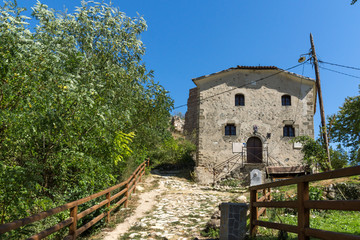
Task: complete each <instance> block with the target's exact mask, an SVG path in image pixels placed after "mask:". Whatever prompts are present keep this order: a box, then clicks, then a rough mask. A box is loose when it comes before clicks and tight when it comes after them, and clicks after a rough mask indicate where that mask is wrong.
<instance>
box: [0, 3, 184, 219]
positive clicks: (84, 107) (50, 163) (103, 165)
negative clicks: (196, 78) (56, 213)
mask: <svg viewBox="0 0 360 240" xmlns="http://www.w3.org/2000/svg"><path fill="white" fill-rule="evenodd" d="M23 10H24V9H23V8H21V7H19V6H17V4H16V1H9V2H5V3H4V4H3V5H2V6H0V32H1V35H0V111H1V114H0V174H1V180H0V185H1V189H0V193H1V194H0V204H1V205H0V209H1V217H2V218H1V219H2V221H3V222H10V221H12V220H15V219H18V218H21V217H25V216H28V215H31V214H34V213H36V212H39V211H43V210H46V209H49V207H54V206H55V205H60V204H62V203H65V202H69V201H72V200H76V199H79V198H81V197H85V196H88V195H89V194H92V193H95V192H97V191H99V190H102V189H105V188H106V187H108V186H110V185H112V184H114V183H115V182H116V181H118V180H120V179H122V178H124V177H125V175H126V174H127V173H128V172H131V171H132V170H133V168H134V167H136V166H137V165H138V164H139V163H140V162H142V161H143V160H144V159H145V158H146V157H147V156H148V155H149V153H150V150H149V149H151V153H152V154H153V153H154V152H156V149H155V148H156V146H161V145H162V144H163V140H164V139H167V136H168V133H167V132H168V130H167V129H168V126H169V120H168V119H169V116H170V114H169V111H170V110H171V109H172V107H173V101H172V100H171V99H170V97H169V96H168V93H167V91H166V90H165V89H164V88H163V87H162V86H161V85H159V84H158V83H156V82H154V80H153V73H152V71H148V70H147V69H146V66H145V64H144V63H143V62H142V60H141V59H142V56H143V55H144V53H145V47H144V45H143V43H142V42H141V40H140V35H141V33H142V32H143V31H145V30H146V28H147V26H146V23H145V20H144V19H143V18H141V17H135V18H130V17H128V16H126V15H125V13H123V12H120V11H119V9H118V8H114V7H112V6H111V5H108V4H106V3H91V2H85V1H83V2H82V6H81V7H78V8H76V11H75V13H73V14H67V13H62V14H58V13H57V12H56V11H55V10H53V9H49V8H48V7H47V6H46V5H44V4H41V3H40V2H38V3H37V4H36V5H35V6H34V7H33V12H32V18H29V17H26V16H23V15H22V12H23ZM30 19H36V21H37V27H36V28H35V29H34V30H33V31H30V29H29V27H28V25H29V20H30ZM166 141H168V140H166ZM166 141H165V142H166ZM181 148H182V147H180V150H181ZM131 168H132V169H131ZM89 204H90V203H89ZM84 207H86V206H85V205H84ZM84 221H85V219H84Z"/></svg>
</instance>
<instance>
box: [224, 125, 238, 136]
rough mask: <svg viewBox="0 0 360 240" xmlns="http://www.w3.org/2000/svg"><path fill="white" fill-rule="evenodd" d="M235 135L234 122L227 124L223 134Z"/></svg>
mask: <svg viewBox="0 0 360 240" xmlns="http://www.w3.org/2000/svg"><path fill="white" fill-rule="evenodd" d="M235 135H236V127H235V125H234V124H227V125H226V126H225V136H235Z"/></svg>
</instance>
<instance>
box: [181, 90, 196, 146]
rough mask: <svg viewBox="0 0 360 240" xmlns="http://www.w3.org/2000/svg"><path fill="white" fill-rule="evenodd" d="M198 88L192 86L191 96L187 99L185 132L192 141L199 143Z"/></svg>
mask: <svg viewBox="0 0 360 240" xmlns="http://www.w3.org/2000/svg"><path fill="white" fill-rule="evenodd" d="M198 97H199V96H198V89H197V88H192V89H190V90H189V98H188V101H187V111H186V113H185V125H184V134H185V136H186V137H187V139H189V140H190V141H191V142H193V143H194V144H196V143H197V135H196V133H197V128H198V107H199V99H198Z"/></svg>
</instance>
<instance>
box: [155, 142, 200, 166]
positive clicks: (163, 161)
mask: <svg viewBox="0 0 360 240" xmlns="http://www.w3.org/2000/svg"><path fill="white" fill-rule="evenodd" d="M195 150H196V146H195V145H194V144H192V143H191V142H190V141H188V140H186V139H183V138H179V139H175V138H173V137H172V136H169V137H168V138H167V139H166V140H165V141H164V142H163V143H160V145H159V146H158V147H157V148H156V151H152V152H151V153H150V159H151V160H152V161H153V165H154V166H160V165H167V164H170V165H175V166H177V167H186V168H192V167H194V166H195V162H194V160H193V157H192V154H193V153H194V151H195Z"/></svg>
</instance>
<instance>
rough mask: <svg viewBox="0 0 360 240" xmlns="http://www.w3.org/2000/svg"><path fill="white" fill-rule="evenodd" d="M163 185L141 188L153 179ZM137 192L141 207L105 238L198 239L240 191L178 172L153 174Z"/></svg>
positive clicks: (108, 239) (110, 239)
mask: <svg viewBox="0 0 360 240" xmlns="http://www.w3.org/2000/svg"><path fill="white" fill-rule="evenodd" d="M151 181H157V182H158V183H159V186H158V187H157V188H155V189H153V190H151V191H149V192H141V190H144V189H143V187H142V186H141V185H143V184H145V187H146V186H147V185H149V182H151ZM141 185H140V189H139V190H140V191H138V192H137V196H138V197H139V200H138V203H139V204H138V207H137V208H136V210H135V211H134V212H133V213H132V215H131V216H130V217H128V218H127V219H125V221H124V222H123V223H121V224H119V225H117V226H116V228H115V229H114V230H113V231H111V232H108V233H106V234H105V236H104V235H103V236H104V237H103V238H101V239H106V240H113V239H114V240H117V239H169V240H175V239H183V240H185V239H194V238H195V237H197V236H200V231H202V230H203V229H204V228H205V225H206V223H207V222H208V221H209V220H210V217H211V215H212V214H213V213H214V211H215V210H216V209H217V206H218V205H219V204H220V203H221V202H227V201H230V200H231V199H233V198H234V197H238V196H240V194H234V193H229V192H220V191H212V190H208V189H206V188H204V187H201V186H198V185H197V184H195V183H192V182H189V181H188V180H186V179H184V178H180V177H177V176H174V174H168V175H167V176H166V175H162V176H161V175H151V176H148V177H147V179H146V181H145V183H142V184H141Z"/></svg>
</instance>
